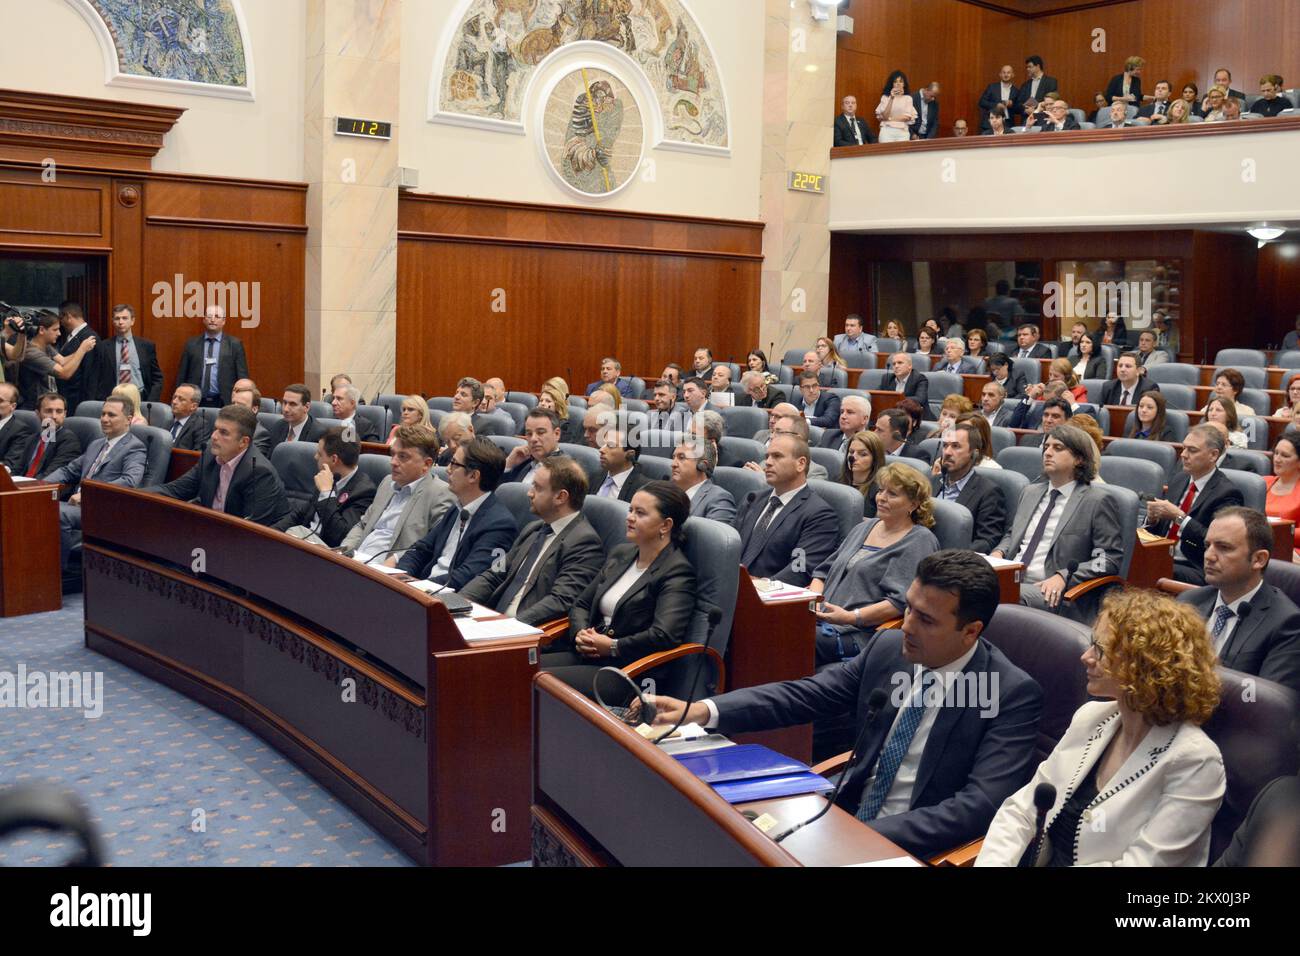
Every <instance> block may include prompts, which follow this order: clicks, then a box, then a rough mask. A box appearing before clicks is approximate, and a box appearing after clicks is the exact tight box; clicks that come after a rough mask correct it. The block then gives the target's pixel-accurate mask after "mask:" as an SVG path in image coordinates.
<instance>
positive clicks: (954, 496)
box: [930, 424, 1007, 554]
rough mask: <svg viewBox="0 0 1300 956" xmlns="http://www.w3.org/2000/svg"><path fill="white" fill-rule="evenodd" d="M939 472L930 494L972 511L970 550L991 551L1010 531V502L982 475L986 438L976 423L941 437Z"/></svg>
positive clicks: (932, 479) (933, 479) (932, 480)
mask: <svg viewBox="0 0 1300 956" xmlns="http://www.w3.org/2000/svg"><path fill="white" fill-rule="evenodd" d="M940 442H941V443H942V448H943V452H942V458H941V459H940V462H941V468H942V470H941V471H940V473H939V474H937V475H934V476H932V477H931V478H930V488H931V493H932V494H933V495H934V497H936V498H941V499H943V500H944V501H955V502H957V504H959V505H962V506H963V507H964V508H965V509H966V510H967V511H969V512H970V513H971V517H972V518H973V519H974V525H973V528H972V531H971V550H972V551H978V552H979V553H980V554H988V553H989V552H990V551H992V550H993V549H994V548H996V547H997V546H998V542H999V541H1001V540H1002V536H1003V535H1004V534H1006V530H1007V502H1006V497H1005V496H1004V495H1003V494H1002V489H1001V488H999V487H998V486H997V485H995V484H993V482H991V481H989V480H988V479H987V478H985V477H984V476H983V475H981V474H980V470H979V468H977V467H976V466H977V465H978V464H979V463H980V460H981V459H982V458H983V457H984V454H985V448H984V438H983V435H982V434H981V432H980V430H979V429H978V428H976V427H975V426H974V425H970V424H965V425H957V426H955V427H953V428H950V429H948V431H946V432H944V434H943V436H942V437H941V438H940Z"/></svg>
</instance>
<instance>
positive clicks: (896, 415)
mask: <svg viewBox="0 0 1300 956" xmlns="http://www.w3.org/2000/svg"><path fill="white" fill-rule="evenodd" d="M911 434H912V416H910V415H908V414H907V412H905V411H903V410H902V409H901V408H887V409H885V410H884V411H883V412H881V413H880V414H879V415H877V416H876V437H878V438H879V439H880V443H881V444H882V445H884V446H885V454H886V455H898V456H899V457H900V458H915V459H917V460H919V461H924V462H925V463H926V464H929V462H930V456H929V454H927V453H926V452H925V451H924V450H923V449H922V448H920V447H919V446H917V445H914V444H912V443H911V442H909V441H908V440H907V439H908V436H909V435H911Z"/></svg>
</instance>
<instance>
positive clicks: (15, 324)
mask: <svg viewBox="0 0 1300 956" xmlns="http://www.w3.org/2000/svg"><path fill="white" fill-rule="evenodd" d="M5 321H6V323H7V324H8V325H9V326H10V327H11V328H13V329H14V330H16V331H19V332H21V331H22V328H23V324H24V323H23V320H22V319H20V318H18V317H16V316H15V317H11V318H9V319H6V320H5ZM34 331H35V334H34V335H32V336H31V338H30V339H29V340H28V342H27V349H26V351H24V352H23V357H22V364H21V365H19V367H18V389H19V391H20V392H22V404H21V405H20V406H19V407H21V408H26V409H29V410H31V411H35V409H36V402H37V399H39V398H40V396H41V395H42V394H43V393H45V392H56V391H59V383H60V382H67V381H70V380H71V379H72V378H73V376H75V375H76V374H77V371H78V369H80V368H81V363H82V360H83V359H85V357H86V356H87V355H89V354H90V351H91V349H93V348H94V347H95V343H96V341H97V340H96V338H95V337H94V336H93V335H87V334H83V335H81V336H80V337H79V341H80V344H78V345H77V346H76V347H75V348H74V349H73V351H72V353H71V354H69V355H60V354H59V353H58V350H57V349H55V347H54V343H55V342H57V341H58V339H59V317H58V316H57V315H52V314H50V313H48V312H46V313H44V314H42V315H41V316H40V317H39V318H37V319H36V320H35V330H34ZM68 404H69V405H71V404H72V403H71V402H69V403H68ZM71 410H74V411H75V409H71Z"/></svg>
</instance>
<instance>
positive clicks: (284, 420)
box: [270, 383, 325, 451]
mask: <svg viewBox="0 0 1300 956" xmlns="http://www.w3.org/2000/svg"><path fill="white" fill-rule="evenodd" d="M270 432H271V450H272V451H274V450H275V448H276V446H278V445H281V444H283V443H284V442H287V441H319V440H320V438H321V436H322V435H324V434H325V428H324V426H323V425H321V423H320V422H318V421H316V419H315V418H313V417H312V416H311V391H310V390H309V389H308V388H307V386H306V385H302V384H300V383H295V384H293V385H290V386H289V387H288V388H286V389H285V390H284V395H283V396H281V398H280V420H279V421H278V422H276V423H275V424H274V425H272V426H271V428H270Z"/></svg>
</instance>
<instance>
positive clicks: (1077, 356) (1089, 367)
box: [1070, 332, 1106, 382]
mask: <svg viewBox="0 0 1300 956" xmlns="http://www.w3.org/2000/svg"><path fill="white" fill-rule="evenodd" d="M1085 343H1086V344H1085ZM1070 365H1071V367H1072V368H1073V369H1074V374H1075V375H1076V376H1077V377H1078V379H1079V381H1081V382H1082V381H1083V380H1084V379H1088V378H1105V377H1106V356H1105V354H1104V353H1103V352H1102V348H1101V336H1100V335H1099V334H1097V333H1093V332H1089V333H1087V334H1085V335H1084V336H1083V337H1081V338H1080V339H1079V344H1078V345H1076V346H1075V347H1074V348H1072V349H1070Z"/></svg>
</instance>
